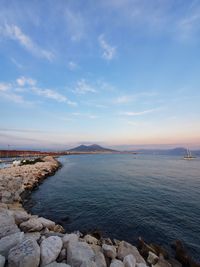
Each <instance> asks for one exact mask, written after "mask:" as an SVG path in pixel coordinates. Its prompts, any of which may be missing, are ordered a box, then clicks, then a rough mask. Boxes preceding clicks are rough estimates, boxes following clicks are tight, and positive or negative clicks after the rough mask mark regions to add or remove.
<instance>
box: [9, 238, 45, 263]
mask: <svg viewBox="0 0 200 267" xmlns="http://www.w3.org/2000/svg"><path fill="white" fill-rule="evenodd" d="M39 262H40V247H39V246H38V244H37V242H36V241H35V240H34V239H25V240H23V241H22V242H21V243H19V244H18V245H17V246H15V247H14V248H12V249H11V250H10V251H9V254H8V267H38V266H39Z"/></svg>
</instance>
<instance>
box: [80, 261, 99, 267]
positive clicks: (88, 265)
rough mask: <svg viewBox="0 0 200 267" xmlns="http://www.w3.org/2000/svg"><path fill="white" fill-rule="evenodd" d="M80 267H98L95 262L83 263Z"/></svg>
mask: <svg viewBox="0 0 200 267" xmlns="http://www.w3.org/2000/svg"><path fill="white" fill-rule="evenodd" d="M80 267H97V265H96V263H95V262H94V261H87V262H83V263H82V264H81V266H80Z"/></svg>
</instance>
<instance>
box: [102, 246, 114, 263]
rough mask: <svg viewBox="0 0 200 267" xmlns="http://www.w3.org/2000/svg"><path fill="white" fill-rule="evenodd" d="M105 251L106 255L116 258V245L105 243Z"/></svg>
mask: <svg viewBox="0 0 200 267" xmlns="http://www.w3.org/2000/svg"><path fill="white" fill-rule="evenodd" d="M102 249H103V253H104V255H105V256H106V257H108V258H111V259H114V258H116V256H117V252H116V248H115V247H114V246H110V245H106V244H103V246H102Z"/></svg>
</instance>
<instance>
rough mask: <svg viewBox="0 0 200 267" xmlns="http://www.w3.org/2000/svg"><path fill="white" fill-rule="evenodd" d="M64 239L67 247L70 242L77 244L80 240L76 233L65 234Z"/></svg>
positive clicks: (64, 244)
mask: <svg viewBox="0 0 200 267" xmlns="http://www.w3.org/2000/svg"><path fill="white" fill-rule="evenodd" d="M62 241H63V246H64V248H67V246H68V244H70V245H75V244H76V243H77V242H78V236H77V235H76V234H65V235H64V236H63V238H62Z"/></svg>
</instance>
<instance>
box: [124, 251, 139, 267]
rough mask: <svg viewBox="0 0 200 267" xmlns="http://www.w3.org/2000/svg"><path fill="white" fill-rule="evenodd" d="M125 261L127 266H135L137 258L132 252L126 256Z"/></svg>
mask: <svg viewBox="0 0 200 267" xmlns="http://www.w3.org/2000/svg"><path fill="white" fill-rule="evenodd" d="M123 263H124V266H125V267H135V264H136V259H135V257H134V256H133V255H132V254H129V255H127V256H125V257H124V260H123Z"/></svg>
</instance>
